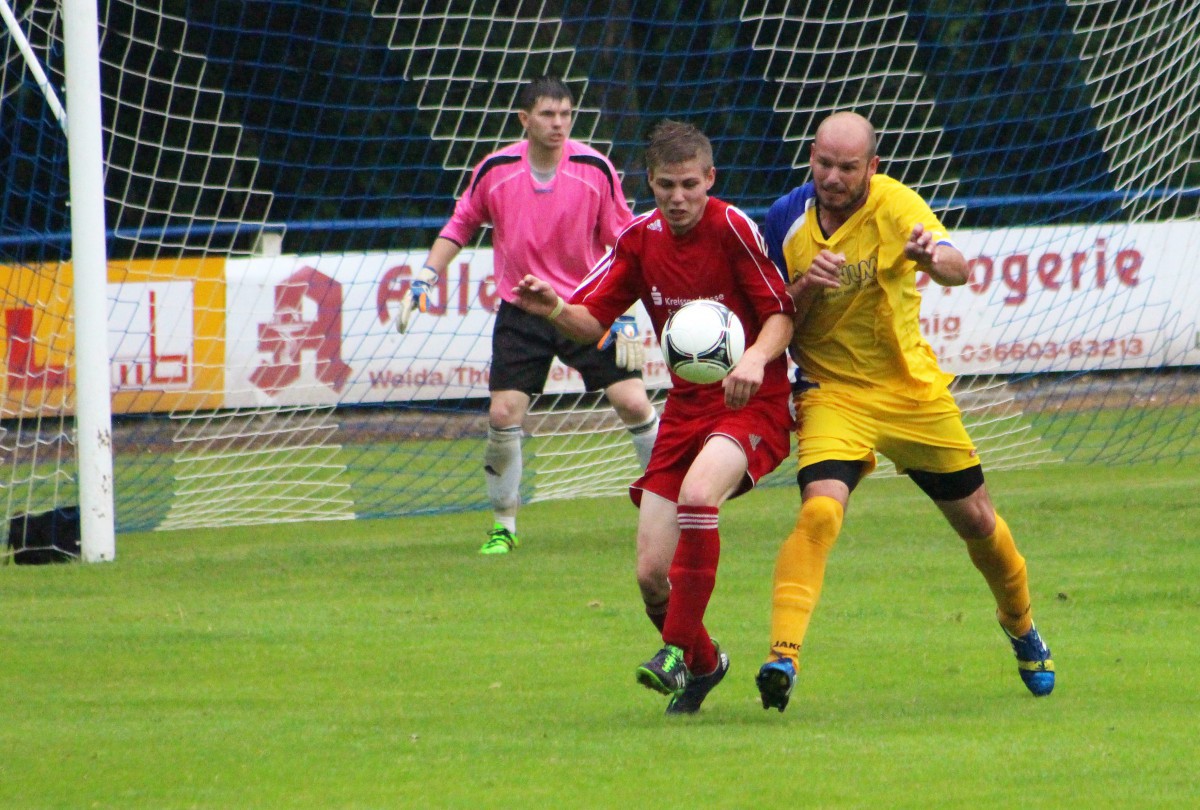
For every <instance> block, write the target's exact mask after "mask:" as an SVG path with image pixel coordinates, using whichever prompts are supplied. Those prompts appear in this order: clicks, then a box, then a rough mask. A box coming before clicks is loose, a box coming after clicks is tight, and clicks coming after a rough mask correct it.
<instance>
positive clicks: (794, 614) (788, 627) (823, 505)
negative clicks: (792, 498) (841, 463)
mask: <svg viewBox="0 0 1200 810" xmlns="http://www.w3.org/2000/svg"><path fill="white" fill-rule="evenodd" d="M842 514H843V512H842V505H841V504H840V503H838V502H837V501H836V500H834V499H833V498H827V497H823V496H821V497H816V498H810V499H809V500H807V501H805V502H804V504H803V505H802V506H801V507H800V515H799V516H798V517H797V518H796V527H795V528H794V529H792V533H791V534H790V535H788V538H787V540H785V541H784V543H783V546H782V547H781V548H780V549H779V557H778V558H777V559H776V561H775V589H774V593H773V595H772V597H771V654H772V656H779V657H786V658H791V659H792V661H793V663H796V664H797V668H798V666H799V659H800V646H801V645H802V644H803V643H804V635H805V633H807V632H808V622H809V619H811V618H812V612H813V608H815V607H816V606H817V599H818V598H820V596H821V584H822V583H823V582H824V580H825V561H826V559H828V557H829V552H830V550H831V549H833V544H834V542H836V541H837V536H838V532H840V531H841V529H842Z"/></svg>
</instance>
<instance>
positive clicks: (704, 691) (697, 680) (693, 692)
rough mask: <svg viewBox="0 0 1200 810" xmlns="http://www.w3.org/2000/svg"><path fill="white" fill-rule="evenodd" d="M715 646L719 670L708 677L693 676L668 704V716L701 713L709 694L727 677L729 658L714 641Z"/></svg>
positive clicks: (715, 670)
mask: <svg viewBox="0 0 1200 810" xmlns="http://www.w3.org/2000/svg"><path fill="white" fill-rule="evenodd" d="M713 646H714V647H716V648H717V668H716V669H714V670H713V671H712V672H710V673H708V674H707V675H693V676H692V677H691V679H690V680H689V681H688V684H687V686H685V687H684V688H683V691H682V692H680V693H679V694H677V695H675V696H674V697H673V698H671V702H670V703H668V704H667V714H695V713H696V712H698V711H700V704H701V703H703V702H704V699H705V698H706V697H708V693H709V692H711V691H712V690H713V689H715V688H716V686H717V684H719V683H720V682H721V679H722V678H724V677H725V673H726V672H728V671H729V656H728V655H726V654H725V653H724V652H723V651H722V650H721V645H720V644H718V643H717V642H716V641H713Z"/></svg>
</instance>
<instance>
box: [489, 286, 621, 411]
mask: <svg viewBox="0 0 1200 810" xmlns="http://www.w3.org/2000/svg"><path fill="white" fill-rule="evenodd" d="M555 357H558V358H559V359H560V360H562V361H563V363H565V364H566V365H568V366H570V367H571V368H573V369H575V370H576V371H578V372H579V374H580V375H581V376H582V377H583V384H584V386H585V387H586V388H587V390H588V391H602V390H603V389H605V388H608V387H609V386H610V385H612V384H613V383H617V382H621V381H622V380H630V379H640V378H641V376H642V372H641V371H626V370H625V369H623V368H618V367H617V349H616V346H615V344H614V345H610V346H609V347H608V348H607V349H604V350H603V351H601V350H600V349H597V348H596V345H595V344H594V343H576V342H575V341H573V340H571V339H570V338H567V337H565V336H563V335H562V334H561V333H560V332H559V331H558V330H557V329H555V328H554V326H553V325H552V324H551V323H550V322H549V321H548V320H546V319H545V318H539V317H538V316H536V315H530V314H529V313H528V312H526V311H525V310H523V309H521V308H520V307H518V306H516V305H515V304H510V303H509V302H507V301H501V302H500V310H499V311H498V312H497V313H496V324H495V326H494V327H493V329H492V370H491V374H490V376H489V377H488V390H489V391H521V392H523V393H525V394H528V395H529V396H531V397H532V396H535V395H537V394H540V393H541V392H542V389H543V388H545V386H546V375H547V374H548V373H549V372H550V364H551V362H553V360H554V358H555Z"/></svg>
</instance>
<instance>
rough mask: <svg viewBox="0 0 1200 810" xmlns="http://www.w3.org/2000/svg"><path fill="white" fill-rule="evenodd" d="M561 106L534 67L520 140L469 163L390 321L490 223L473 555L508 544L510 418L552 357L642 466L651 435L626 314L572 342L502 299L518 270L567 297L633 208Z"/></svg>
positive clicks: (512, 462) (512, 460)
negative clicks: (603, 407) (483, 509)
mask: <svg viewBox="0 0 1200 810" xmlns="http://www.w3.org/2000/svg"><path fill="white" fill-rule="evenodd" d="M573 103H574V102H573V98H572V95H571V91H570V90H569V89H568V88H567V86H566V85H565V84H564V83H563V82H562V81H561V80H560V79H557V78H553V77H548V76H543V77H541V78H538V79H535V80H533V81H532V82H529V83H528V84H526V85H524V86H523V87H522V88H521V91H520V94H519V95H518V98H517V104H518V107H519V109H518V110H517V118H518V119H519V120H520V122H521V126H522V127H523V128H524V129H525V136H526V137H525V139H524V140H522V141H520V142H518V143H514V144H512V145H510V146H507V147H504V148H503V149H500V150H498V151H496V152H493V153H492V154H490V155H488V156H487V157H486V158H484V159H483V161H481V162H480V163H479V165H478V166H476V167H475V170H474V172H472V174H471V182H470V184H469V185H468V186H467V188H466V190H464V191H463V194H462V196H461V197H460V198H459V200H458V204H457V205H456V206H455V208H454V215H453V216H452V217H451V218H450V221H449V222H448V223H446V226H445V227H444V228H442V231H441V233H440V234H439V235H438V238H437V239H436V240H435V241H434V243H433V247H432V248H431V249H430V251H429V257H428V258H427V259H426V260H425V266H424V267H422V268H421V270H420V271H418V273H417V274H416V276H415V278H414V280H413V283H412V288H411V295H409V296H408V297H406V298H405V300H404V301H403V302H402V305H401V308H400V315H399V318H398V320H397V323H396V325H397V328H398V329H399V330H400V331H401V332H404V331H406V330H407V329H408V328H409V325H410V323H411V319H412V317H413V315H414V313H415V312H417V311H424V310H425V301H426V296H427V295H428V292H429V290H430V288H431V287H432V286H433V285H434V284H435V283H436V282H437V280H438V278H439V277H440V276H441V274H442V273H445V272H446V268H447V267H448V266H449V264H450V262H451V261H452V260H453V259H454V257H455V256H457V255H458V252H459V251H460V250H462V248H463V246H464V245H466V244H467V243H468V242H470V240H471V239H472V238H473V237H474V236H475V234H476V233H477V232H478V230H479V229H480V227H482V226H483V225H485V224H490V225H491V226H492V227H493V231H492V244H493V248H494V251H495V260H494V261H495V278H496V289H497V290H498V291H499V292H500V296H501V299H502V300H501V302H500V308H499V310H498V311H497V313H496V321H495V326H494V327H493V330H492V368H491V374H490V376H489V380H488V391H489V393H490V395H491V403H490V406H489V408H488V437H487V449H486V450H485V451H484V467H483V469H484V472H485V473H486V479H487V488H488V498H489V499H490V500H491V502H492V510H493V513H494V520H493V525H492V530H491V532H490V533H489V534H488V538H487V540H486V541H485V542H484V544H483V546H482V548H480V549H479V551H480V553H481V554H507V553H508V552H510V551H512V550H513V549H515V548H516V547H517V545H518V539H517V508H518V507H519V506H520V486H521V435H522V430H521V424H522V422H524V420H525V414H526V412H527V411H528V410H529V405H530V402H531V401H532V399H533V397H534V396H536V395H537V394H540V393H541V392H542V389H543V388H544V387H545V384H546V374H547V373H548V372H549V370H550V364H551V363H552V361H553V360H554V357H555V356H557V357H559V358H560V359H561V360H562V361H563V362H564V363H566V364H567V365H568V366H570V367H572V368H574V369H575V370H576V371H578V372H579V373H580V375H582V376H583V381H584V385H585V386H586V387H587V390H589V391H598V390H603V391H604V394H605V396H606V397H607V398H608V401H609V402H610V403H611V404H612V406H613V409H614V410H615V411H616V413H617V415H618V416H619V417H620V418H621V421H622V422H623V423H624V424H625V426H626V427H627V428H628V430H629V434H630V437H631V439H632V440H633V446H634V449H635V450H636V452H637V457H638V460H639V462H640V463H641V465H642V466H643V467H645V466H646V463H647V462H648V461H649V459H650V450H651V448H652V447H654V440H655V437H656V436H657V435H658V414H657V413H656V412H655V410H654V406H652V405H651V404H650V400H649V399H648V398H647V396H646V387H645V385H644V384H643V382H642V365H643V362H644V350H643V344H642V340H641V337H640V336H639V335H638V331H637V324H636V322H635V321H634V318H633V316H632V315H625V314H623V315H622V316H621V317H620V318H617V319H616V320H615V321H614V322H613V325H612V328H611V329H610V330H607V331H606V333H605V335H603V336H599V335H598V336H597V338H598V340H599V345H597V343H596V341H593V343H592V345H587V346H580V345H578V344H577V343H575V342H573V341H571V340H568V339H566V338H564V337H563V336H562V335H560V334H559V333H558V332H557V331H556V330H555V329H554V327H553V326H551V325H550V324H548V323H547V322H546V321H545V320H544V319H542V318H538V317H535V316H532V315H530V314H529V313H527V312H524V311H522V310H521V309H520V308H519V307H515V306H513V305H512V300H513V293H512V292H511V291H512V289H513V287H514V286H515V285H516V283H517V281H518V280H519V279H521V278H522V277H523V276H527V275H529V276H534V277H536V278H539V279H542V280H543V281H545V282H546V284H547V285H549V287H550V288H551V289H553V290H554V291H555V292H556V293H557V294H558V295H561V296H564V297H566V296H569V295H571V293H572V292H573V291H574V290H575V288H576V287H577V286H578V285H579V282H580V281H581V280H582V279H583V277H584V276H585V275H586V274H587V271H588V270H589V269H590V268H591V267H592V265H593V264H595V263H596V262H597V261H598V260H599V259H600V257H601V256H603V255H604V252H605V250H607V248H608V246H610V245H612V244H613V243H614V242H615V241H616V239H617V234H618V233H620V232H621V229H622V228H624V227H625V225H626V224H627V223H628V222H629V220H630V219H631V218H632V216H633V215H632V214H631V213H630V211H629V206H628V204H626V202H625V196H624V194H623V193H622V191H621V184H620V182H619V180H618V179H617V172H616V170H615V169H614V168H613V165H612V163H611V162H609V160H608V158H606V157H605V156H604V155H602V154H600V153H599V152H597V151H596V150H595V149H592V148H591V147H590V146H587V145H586V144H583V143H580V142H579V141H573V140H571V139H570V137H569V136H570V134H571V123H572V120H573V118H572V115H573V110H572V107H573Z"/></svg>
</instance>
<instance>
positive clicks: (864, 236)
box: [763, 174, 953, 401]
mask: <svg viewBox="0 0 1200 810" xmlns="http://www.w3.org/2000/svg"><path fill="white" fill-rule="evenodd" d="M918 222H919V223H921V224H922V225H924V227H925V230H926V231H929V232H931V233H932V234H933V239H934V243H935V244H938V243H947V244H953V243H951V242H950V240H949V238H948V235H947V233H946V229H945V227H944V226H943V225H942V223H941V222H940V221H939V220H938V218H937V217H936V216H935V215H934V213H933V211H932V210H930V208H929V205H928V204H927V203H926V202H925V201H924V200H923V199H921V197H920V195H918V194H917V193H916V192H915V191H913V190H912V189H910V188H908V187H907V186H905V185H904V184H903V183H900V182H899V181H897V180H894V179H892V178H891V177H888V176H887V175H882V174H876V175H874V176H873V177H872V178H871V181H870V189H869V191H868V193H867V200H866V203H865V204H864V205H863V206H862V207H861V208H860V209H858V210H857V211H855V212H854V214H853V215H852V216H851V217H850V218H849V219H848V220H847V221H846V222H845V223H844V224H843V225H842V226H841V227H840V228H838V229H837V231H835V232H834V233H832V234H830V235H828V236H826V235H825V234H824V233H823V232H822V230H821V224H820V222H819V219H818V214H817V205H816V194H815V190H814V188H813V184H812V183H811V182H809V183H806V184H804V185H803V186H801V187H799V188H797V189H794V190H793V191H792V192H791V193H789V194H788V195H786V196H784V197H781V198H780V199H779V200H777V201H776V202H775V204H774V205H772V206H771V209H770V211H769V212H768V214H767V224H766V226H765V227H764V229H763V234H764V237H765V238H766V241H767V247H768V252H769V253H770V255H771V258H772V259H774V260H775V261H776V263H778V264H779V265H780V267H781V268H784V269H786V271H787V274H788V278H789V279H791V280H793V281H794V280H795V279H797V278H799V277H800V276H802V275H803V274H804V273H807V272H808V269H809V267H810V266H811V265H812V262H813V259H814V258H815V257H816V255H817V254H818V253H820V252H821V250H829V251H831V252H833V253H840V254H842V255H843V256H845V257H846V262H845V264H844V265H842V269H841V286H839V287H838V288H837V289H832V288H829V289H823V290H821V292H820V293H819V295H818V296H817V298H816V299H815V300H814V301H813V303H812V305H811V307H810V308H809V310H808V312H807V313H806V315H805V316H804V318H803V320H802V321H801V322H800V323H799V324H798V325H797V329H796V335H795V338H794V339H793V342H792V353H793V359H794V360H795V361H796V363H797V364H798V365H799V367H800V370H801V372H802V374H803V377H804V379H805V380H807V381H809V382H813V383H817V384H818V385H821V386H822V387H831V386H832V387H837V386H841V385H846V386H853V387H855V388H868V389H870V388H882V389H885V390H887V391H889V392H893V393H899V394H903V395H906V396H909V397H912V398H914V399H918V400H923V401H924V400H931V399H935V398H936V397H937V396H939V395H940V394H941V393H942V392H943V391H944V390H945V389H946V387H947V386H948V385H949V383H950V381H951V380H952V379H953V375H951V374H947V373H946V372H944V371H942V369H941V368H940V367H939V366H938V362H937V356H936V355H935V354H934V352H933V349H932V348H931V347H930V346H929V343H928V342H927V341H926V340H925V339H924V337H922V335H921V324H920V315H921V294H920V293H919V292H918V291H917V285H916V275H917V264H916V262H914V261H912V260H911V259H909V258H908V257H906V256H905V255H904V245H905V243H906V242H907V241H908V238H909V236H910V234H911V233H912V228H913V225H915V224H916V223H918Z"/></svg>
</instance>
